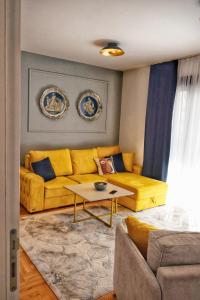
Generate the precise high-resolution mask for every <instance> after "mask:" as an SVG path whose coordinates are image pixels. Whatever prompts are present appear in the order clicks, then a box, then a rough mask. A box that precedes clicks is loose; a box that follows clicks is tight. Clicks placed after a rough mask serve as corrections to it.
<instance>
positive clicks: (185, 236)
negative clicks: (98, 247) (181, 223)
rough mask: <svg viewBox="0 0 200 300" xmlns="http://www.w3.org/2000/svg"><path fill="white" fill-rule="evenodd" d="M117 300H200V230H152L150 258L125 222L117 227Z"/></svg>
mask: <svg viewBox="0 0 200 300" xmlns="http://www.w3.org/2000/svg"><path fill="white" fill-rule="evenodd" d="M114 292H115V294H116V296H117V300H200V233H189V232H187V233H186V232H172V231H165V230H158V231H154V232H151V233H150V237H149V244H148V251H147V261H146V260H145V259H144V257H143V256H142V255H141V253H140V252H139V250H138V248H137V247H136V245H135V244H134V243H133V241H132V240H131V239H130V238H129V236H128V234H127V233H126V231H125V229H124V228H123V227H122V225H118V227H117V229H116V245H115V265H114Z"/></svg>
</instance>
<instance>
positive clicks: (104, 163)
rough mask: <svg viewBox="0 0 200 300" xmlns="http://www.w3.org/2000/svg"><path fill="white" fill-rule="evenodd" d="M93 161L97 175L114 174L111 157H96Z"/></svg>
mask: <svg viewBox="0 0 200 300" xmlns="http://www.w3.org/2000/svg"><path fill="white" fill-rule="evenodd" d="M94 160H95V162H96V164H97V169H98V172H99V175H104V174H114V173H116V172H115V167H114V163H113V160H112V157H102V158H98V157H97V158H95V159H94Z"/></svg>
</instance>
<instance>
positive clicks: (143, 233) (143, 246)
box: [125, 216, 158, 259]
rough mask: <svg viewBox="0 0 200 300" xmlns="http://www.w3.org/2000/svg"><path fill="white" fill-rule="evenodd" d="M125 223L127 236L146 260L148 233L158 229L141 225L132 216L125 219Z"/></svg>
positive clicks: (144, 224)
mask: <svg viewBox="0 0 200 300" xmlns="http://www.w3.org/2000/svg"><path fill="white" fill-rule="evenodd" d="M125 222H126V225H127V229H128V235H129V236H130V238H131V239H132V240H133V242H134V243H135V245H136V246H137V247H138V249H139V250H140V252H141V254H142V255H143V256H144V258H145V259H146V257H147V247H148V238H149V233H150V232H151V231H153V230H158V228H156V227H155V226H152V225H149V224H147V223H143V222H141V221H140V220H138V219H136V218H134V217H132V216H128V217H127V218H126V219H125Z"/></svg>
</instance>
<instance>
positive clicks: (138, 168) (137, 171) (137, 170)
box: [133, 165, 142, 175]
mask: <svg viewBox="0 0 200 300" xmlns="http://www.w3.org/2000/svg"><path fill="white" fill-rule="evenodd" d="M133 173H135V174H138V175H141V174H142V166H140V165H133Z"/></svg>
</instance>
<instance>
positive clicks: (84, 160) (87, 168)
mask: <svg viewBox="0 0 200 300" xmlns="http://www.w3.org/2000/svg"><path fill="white" fill-rule="evenodd" d="M96 157H97V150H96V149H95V148H93V149H83V150H71V159H72V167H73V171H74V174H90V173H96V172H97V165H96V163H95V161H94V158H96Z"/></svg>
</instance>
